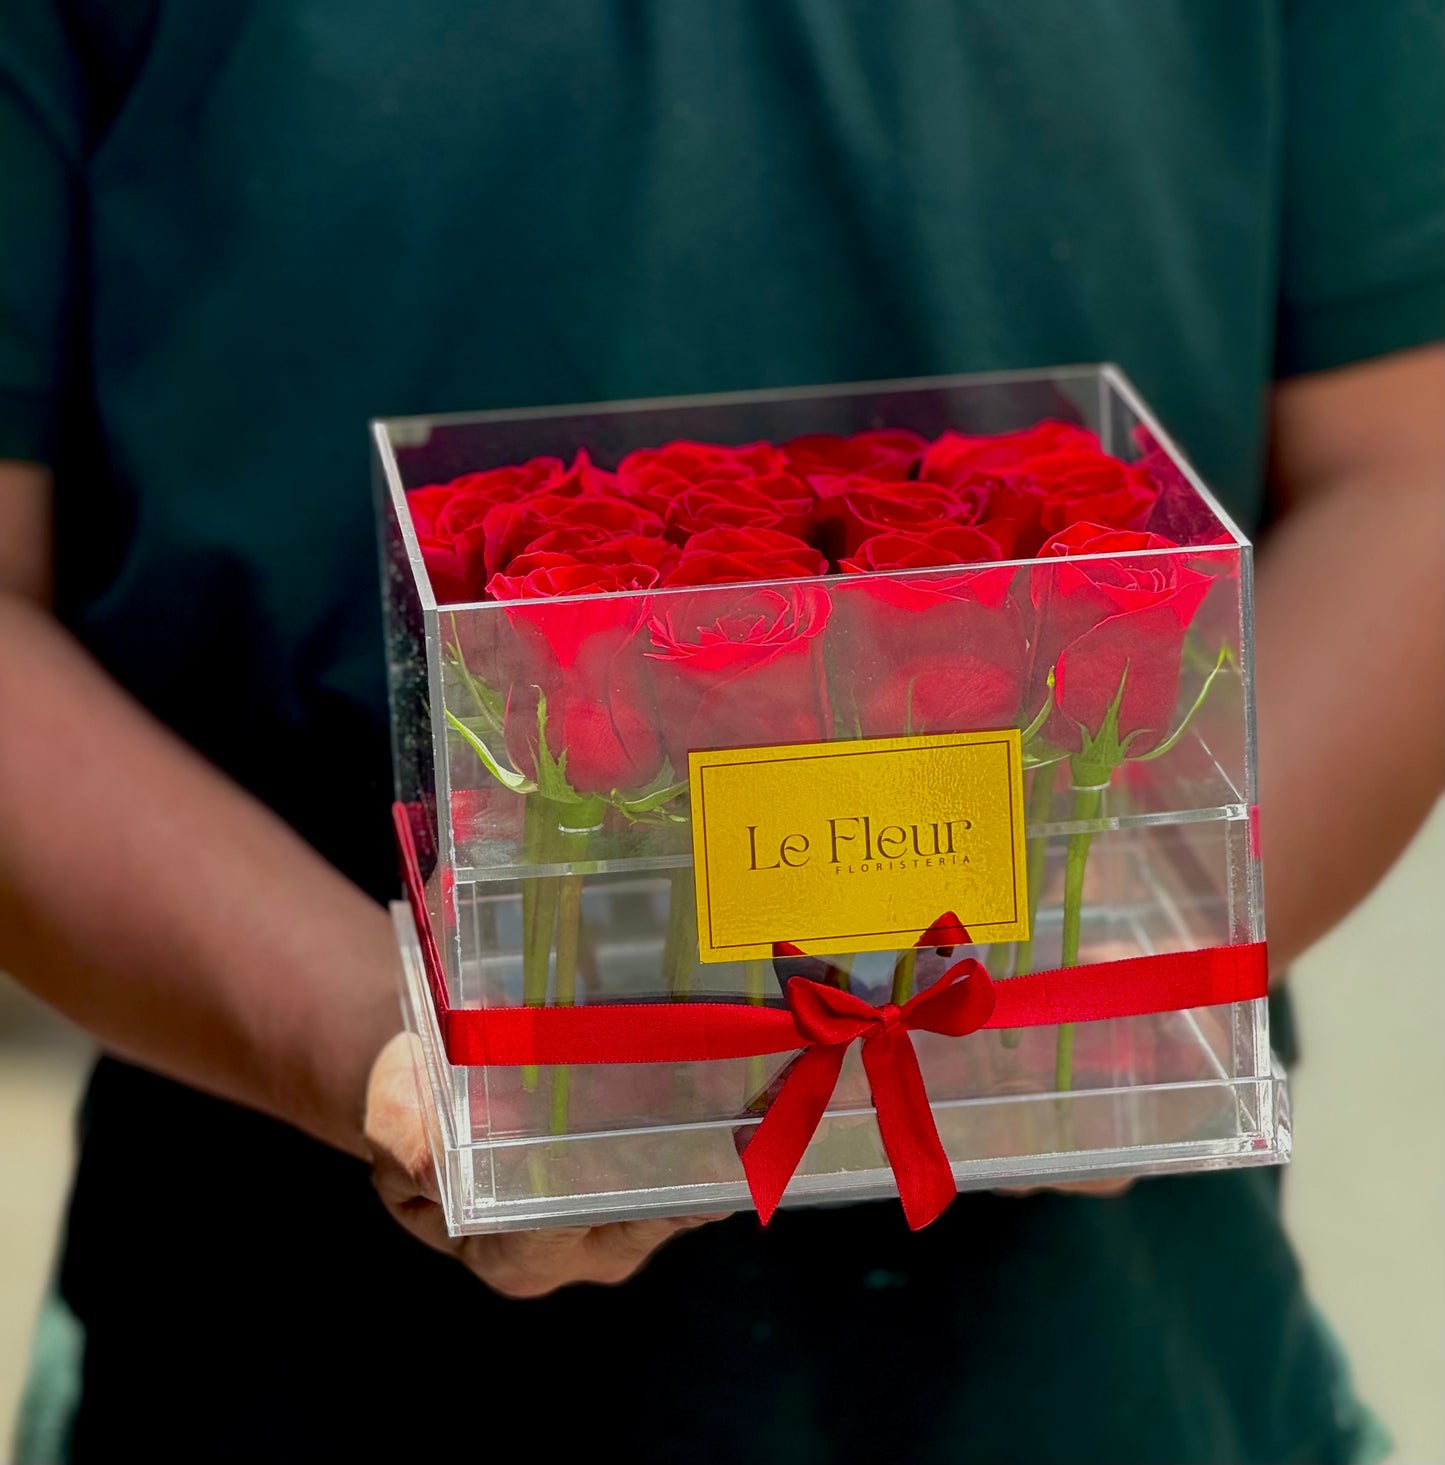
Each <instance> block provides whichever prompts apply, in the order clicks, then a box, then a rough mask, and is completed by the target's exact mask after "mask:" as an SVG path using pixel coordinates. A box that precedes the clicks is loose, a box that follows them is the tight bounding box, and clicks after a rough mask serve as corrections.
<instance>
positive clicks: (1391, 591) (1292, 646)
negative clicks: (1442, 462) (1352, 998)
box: [1257, 464, 1445, 966]
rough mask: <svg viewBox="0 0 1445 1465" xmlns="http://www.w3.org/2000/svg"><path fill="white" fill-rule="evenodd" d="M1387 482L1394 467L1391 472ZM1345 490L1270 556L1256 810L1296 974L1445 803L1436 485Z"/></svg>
mask: <svg viewBox="0 0 1445 1465" xmlns="http://www.w3.org/2000/svg"><path fill="white" fill-rule="evenodd" d="M1381 466H1382V470H1383V471H1386V472H1388V471H1389V465H1388V464H1385V465H1381ZM1400 472H1401V473H1405V474H1410V475H1413V481H1401V479H1400V478H1399V477H1398V476H1395V477H1392V478H1391V481H1389V482H1381V481H1378V480H1377V479H1376V478H1375V477H1373V476H1372V475H1371V474H1370V473H1360V474H1357V475H1348V474H1347V475H1344V476H1342V477H1340V478H1339V479H1338V480H1337V481H1335V482H1332V483H1329V484H1325V485H1323V486H1322V487H1321V489H1320V491H1318V492H1315V493H1312V494H1310V495H1309V496H1308V498H1307V499H1306V500H1305V501H1302V502H1300V503H1298V505H1297V506H1296V507H1294V508H1293V509H1292V510H1291V511H1290V512H1289V513H1288V514H1287V515H1286V516H1285V517H1284V519H1283V521H1282V522H1281V523H1280V525H1279V527H1278V529H1277V530H1276V531H1275V532H1274V533H1273V534H1272V535H1271V536H1270V538H1269V539H1268V540H1267V542H1266V543H1265V545H1264V547H1263V550H1262V552H1261V556H1260V572H1259V582H1258V620H1257V627H1258V631H1257V643H1258V651H1257V675H1258V702H1259V744H1260V798H1261V807H1262V821H1261V823H1262V832H1263V840H1264V855H1265V871H1266V886H1265V895H1266V904H1267V909H1268V924H1269V938H1270V948H1271V951H1272V952H1273V954H1274V956H1275V963H1276V965H1277V966H1282V965H1283V964H1284V963H1286V962H1288V961H1290V960H1292V959H1293V958H1294V957H1295V956H1297V955H1299V953H1300V952H1301V951H1303V950H1304V949H1305V948H1306V947H1307V946H1309V945H1310V944H1311V943H1312V942H1313V941H1315V940H1316V939H1317V938H1318V937H1320V936H1322V935H1323V934H1324V933H1325V932H1326V931H1327V930H1328V929H1329V928H1330V927H1331V926H1332V925H1334V924H1335V922H1337V921H1338V920H1340V919H1341V918H1342V917H1343V916H1344V915H1345V914H1346V913H1347V912H1348V911H1349V910H1350V909H1351V907H1352V906H1354V905H1355V904H1356V903H1357V902H1358V901H1359V900H1360V899H1361V898H1362V897H1363V896H1365V895H1366V894H1367V893H1368V892H1369V890H1370V889H1371V887H1372V886H1373V885H1374V884H1375V882H1376V881H1377V880H1379V878H1380V877H1381V876H1382V875H1383V874H1384V873H1385V871H1386V870H1387V869H1389V867H1390V865H1391V864H1392V863H1393V861H1394V859H1395V857H1396V856H1397V855H1398V854H1399V853H1400V851H1401V850H1402V849H1403V848H1404V846H1405V845H1406V843H1407V842H1408V841H1409V839H1410V836H1411V835H1412V834H1413V833H1414V831H1415V829H1416V828H1417V827H1418V826H1419V824H1420V822H1421V821H1422V820H1423V818H1424V817H1425V815H1426V814H1427V813H1428V812H1429V810H1430V807H1431V805H1432V804H1433V802H1434V800H1435V799H1436V797H1437V796H1438V795H1439V793H1440V791H1441V783H1442V760H1445V752H1442V722H1441V699H1442V673H1441V667H1442V624H1445V606H1442V573H1441V504H1442V497H1441V486H1440V482H1439V479H1438V475H1437V474H1435V473H1432V472H1430V471H1429V465H1428V464H1425V465H1419V464H1411V465H1401V469H1400Z"/></svg>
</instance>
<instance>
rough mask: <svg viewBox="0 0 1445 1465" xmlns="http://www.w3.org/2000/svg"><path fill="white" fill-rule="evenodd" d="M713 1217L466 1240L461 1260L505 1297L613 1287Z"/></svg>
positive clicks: (570, 1228)
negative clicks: (588, 1286)
mask: <svg viewBox="0 0 1445 1465" xmlns="http://www.w3.org/2000/svg"><path fill="white" fill-rule="evenodd" d="M714 1219H719V1218H717V1217H707V1216H694V1217H683V1218H679V1219H668V1220H662V1221H617V1222H614V1223H613V1224H611V1225H608V1226H591V1227H587V1226H570V1227H563V1228H560V1229H557V1230H552V1231H520V1232H515V1233H512V1234H511V1235H506V1236H472V1237H468V1238H467V1240H466V1242H465V1243H464V1244H463V1246H462V1249H461V1257H462V1260H463V1261H465V1262H466V1264H467V1266H468V1267H470V1268H471V1270H472V1271H473V1272H475V1273H476V1274H477V1276H479V1277H480V1278H481V1279H482V1281H484V1282H485V1283H486V1284H487V1285H488V1286H489V1287H492V1288H493V1289H495V1290H496V1291H498V1292H500V1293H502V1294H503V1295H504V1296H506V1297H515V1298H524V1297H545V1296H546V1295H547V1294H548V1293H549V1292H555V1291H556V1290H557V1289H558V1288H559V1287H569V1286H573V1285H575V1284H577V1283H579V1282H591V1283H596V1284H600V1285H602V1286H616V1285H617V1284H618V1283H619V1282H625V1281H626V1280H627V1279H628V1278H629V1277H631V1276H633V1275H634V1274H635V1273H636V1272H637V1271H638V1269H639V1268H641V1267H642V1266H643V1265H644V1264H645V1263H646V1262H647V1261H648V1259H649V1258H650V1257H651V1256H652V1254H653V1253H654V1252H655V1251H656V1250H657V1249H658V1247H660V1246H662V1245H663V1244H664V1243H665V1242H667V1241H670V1240H671V1239H672V1238H673V1237H674V1236H676V1235H678V1234H679V1233H680V1232H683V1231H690V1230H694V1229H696V1228H697V1227H698V1226H701V1225H704V1224H705V1223H706V1222H707V1221H708V1220H714Z"/></svg>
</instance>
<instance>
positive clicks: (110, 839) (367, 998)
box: [0, 594, 399, 1153]
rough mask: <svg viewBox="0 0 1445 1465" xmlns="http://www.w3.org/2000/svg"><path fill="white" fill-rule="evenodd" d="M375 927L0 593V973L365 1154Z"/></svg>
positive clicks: (113, 1041)
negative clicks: (363, 1123) (363, 1135)
mask: <svg viewBox="0 0 1445 1465" xmlns="http://www.w3.org/2000/svg"><path fill="white" fill-rule="evenodd" d="M394 960H395V948H394V946H393V944H392V942H391V939H390V935H389V931H388V926H387V920H386V917H385V913H384V912H383V911H382V910H381V909H380V908H379V907H378V906H377V905H376V904H375V903H374V902H372V901H371V900H369V899H368V898H367V897H366V896H365V895H363V894H362V893H361V892H360V891H359V890H357V889H356V888H355V887H354V886H353V885H351V884H350V883H349V882H348V881H346V880H345V879H344V878H343V877H342V876H341V875H339V874H338V873H337V872H336V871H335V870H334V869H332V868H331V867H330V866H329V865H328V864H327V863H326V862H325V861H324V860H322V859H321V858H320V857H319V856H318V855H316V854H315V853H314V851H312V850H311V849H310V848H309V847H308V846H307V845H306V844H305V843H304V842H303V841H301V840H300V839H299V838H298V837H297V836H296V835H295V834H294V833H293V832H292V831H291V830H290V829H289V828H288V827H287V826H286V825H285V824H284V823H283V822H282V821H281V820H279V819H278V818H276V817H275V816H274V815H273V814H271V813H270V812H269V811H268V810H267V809H265V808H264V807H263V806H262V805H261V804H259V803H258V802H257V801H256V800H254V799H252V798H251V797H249V796H248V795H247V794H245V793H244V792H243V791H241V790H240V789H238V788H236V787H235V786H234V785H232V784H230V783H229V782H228V781H227V780H226V779H225V778H223V777H222V776H221V775H220V774H219V773H217V772H216V771H215V770H214V769H212V768H211V767H209V766H208V765H207V764H206V763H205V762H204V761H203V760H202V759H201V758H200V757H198V756H197V755H196V754H195V753H194V752H193V751H192V750H191V749H190V748H188V747H187V746H186V745H185V744H183V743H181V742H180V741H179V740H178V739H176V738H175V737H173V736H172V735H171V734H170V733H169V732H168V731H166V730H165V729H164V728H163V727H161V726H160V725H159V724H158V723H156V722H155V721H153V720H152V719H151V718H150V717H148V716H147V715H146V714H145V712H144V711H143V710H142V709H141V708H139V707H138V706H137V705H136V704H135V703H134V702H133V701H132V700H131V699H130V698H128V697H127V696H126V695H125V694H124V692H122V691H121V690H120V689H119V688H118V687H116V686H115V684H114V683H113V682H111V681H110V680H109V678H107V677H106V676H105V674H104V673H103V672H102V671H101V670H100V669H99V668H98V667H97V666H96V665H95V664H94V663H93V662H92V661H91V660H90V659H89V658H88V657H87V656H86V655H85V654H84V652H83V651H82V650H81V649H80V648H79V647H78V646H77V645H76V644H75V643H74V642H73V641H72V640H71V639H70V638H69V637H68V636H67V635H66V634H65V633H64V632H63V631H62V630H61V629H60V628H59V627H58V626H57V625H56V624H55V623H54V622H53V621H52V620H51V619H50V618H49V617H48V616H46V615H45V614H44V613H43V612H42V611H40V610H39V609H37V608H35V607H32V606H30V605H27V604H25V603H23V602H21V601H20V600H18V599H15V598H13V597H6V596H4V595H3V594H0V969H4V970H8V971H10V972H12V973H13V974H14V975H15V976H16V977H18V978H19V979H20V980H21V981H22V982H23V983H25V984H26V985H27V986H29V987H30V988H31V989H32V990H34V991H35V992H36V993H37V994H38V995H39V996H40V997H41V998H43V999H44V1000H45V1001H46V1002H48V1003H50V1004H51V1005H53V1006H55V1007H57V1008H59V1009H60V1010H61V1011H62V1012H64V1013H66V1014H67V1015H68V1016H69V1017H70V1018H72V1019H73V1020H74V1021H76V1022H77V1023H79V1024H80V1025H81V1026H83V1027H85V1028H87V1029H88V1030H89V1031H90V1032H91V1033H93V1034H94V1035H95V1036H96V1037H97V1038H98V1039H99V1040H100V1042H101V1043H102V1044H104V1045H105V1046H106V1047H108V1048H111V1049H114V1050H115V1051H116V1052H118V1053H121V1054H124V1055H125V1056H127V1057H130V1058H132V1059H134V1060H136V1061H137V1062H140V1063H143V1064H145V1065H146V1066H148V1067H151V1068H154V1069H156V1070H158V1071H160V1072H163V1073H166V1074H169V1075H171V1076H173V1077H175V1078H179V1079H182V1080H185V1081H186V1082H189V1083H192V1084H194V1085H195V1086H196V1087H198V1088H203V1089H206V1090H208V1091H210V1092H212V1093H215V1094H219V1095H221V1096H223V1097H225V1098H229V1099H232V1100H235V1101H237V1102H239V1103H242V1104H245V1105H248V1106H250V1107H253V1108H257V1109H260V1110H263V1111H265V1112H267V1113H270V1114H274V1115H276V1116H278V1117H280V1118H283V1119H285V1120H288V1121H290V1122H292V1123H294V1124H296V1125H298V1126H299V1127H301V1128H302V1129H305V1130H307V1131H309V1132H311V1133H312V1134H315V1135H317V1136H318V1137H320V1138H322V1139H325V1140H327V1141H329V1142H330V1143H332V1144H335V1145H338V1146H340V1147H342V1148H345V1149H349V1150H352V1151H354V1152H356V1153H361V1152H362V1151H363V1144H362V1139H361V1118H362V1106H363V1101H364V1093H365V1085H366V1077H367V1072H368V1070H369V1068H370V1065H371V1062H372V1060H373V1059H374V1058H375V1056H376V1053H377V1052H378V1050H379V1049H380V1048H381V1047H382V1045H383V1043H384V1042H385V1041H386V1039H387V1038H388V1037H389V1036H390V1035H391V1034H392V1033H393V1032H394V1031H395V1030H396V1028H397V1027H398V1025H399V1022H398V1015H397V1008H396V995H395V993H396V988H395V983H394V980H393V976H392V968H391V964H392V962H393V961H394Z"/></svg>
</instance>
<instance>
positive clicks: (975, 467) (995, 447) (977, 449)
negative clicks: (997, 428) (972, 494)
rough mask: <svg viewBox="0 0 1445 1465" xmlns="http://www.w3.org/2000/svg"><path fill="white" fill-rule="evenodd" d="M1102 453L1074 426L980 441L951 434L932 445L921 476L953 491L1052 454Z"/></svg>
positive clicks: (1046, 426)
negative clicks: (964, 483)
mask: <svg viewBox="0 0 1445 1465" xmlns="http://www.w3.org/2000/svg"><path fill="white" fill-rule="evenodd" d="M1100 451H1102V450H1101V448H1100V446H1099V439H1098V437H1097V436H1096V435H1095V434H1094V433H1092V432H1090V431H1089V429H1088V428H1087V427H1079V426H1077V425H1076V424H1075V423H1072V422H1055V421H1052V420H1050V421H1045V422H1039V423H1035V424H1034V426H1033V427H1030V428H1026V429H1025V430H1024V431H1023V432H1004V433H991V434H987V435H985V436H981V437H970V436H968V435H966V434H964V433H961V432H952V431H950V432H945V433H943V434H941V435H940V436H939V437H938V438H937V439H936V440H935V441H934V442H932V443H930V444H929V446H928V450H927V451H926V452H925V453H924V455H923V462H922V463H921V464H920V466H919V469H918V476H919V477H920V478H925V479H927V480H928V481H929V482H931V483H941V484H943V485H944V486H945V487H952V486H953V485H955V484H957V483H959V482H961V481H963V480H964V479H967V478H970V477H972V476H973V475H974V474H976V473H1003V472H1007V471H1008V470H1009V469H1012V468H1018V467H1020V466H1021V465H1022V464H1024V463H1029V462H1032V461H1033V460H1034V459H1035V458H1042V457H1046V456H1048V455H1049V454H1052V453H1061V452H1092V453H1097V452H1100Z"/></svg>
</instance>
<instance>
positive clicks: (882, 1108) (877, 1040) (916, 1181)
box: [863, 1027, 958, 1231]
mask: <svg viewBox="0 0 1445 1465" xmlns="http://www.w3.org/2000/svg"><path fill="white" fill-rule="evenodd" d="M863 1067H864V1069H865V1071H866V1072H867V1074H868V1083H869V1086H870V1087H871V1088H872V1090H873V1107H874V1108H875V1109H876V1110H877V1111H878V1129H879V1131H880V1133H881V1134H882V1136H883V1149H884V1152H885V1153H886V1154H887V1156H888V1163H889V1164H890V1165H891V1166H892V1167H893V1175H894V1178H895V1179H896V1180H897V1181H898V1196H899V1199H900V1200H901V1201H902V1202H903V1214H904V1216H905V1217H906V1218H907V1220H908V1226H909V1229H910V1230H913V1231H919V1230H922V1228H923V1227H924V1226H927V1225H929V1224H930V1223H931V1222H933V1221H936V1220H937V1219H938V1218H939V1216H941V1215H942V1214H943V1212H944V1211H945V1210H946V1209H947V1207H948V1204H949V1202H950V1201H952V1200H953V1198H954V1196H955V1195H957V1194H958V1187H957V1185H956V1184H955V1183H954V1179H953V1167H952V1166H951V1165H950V1164H949V1163H948V1156H947V1154H946V1153H945V1152H944V1149H943V1141H942V1140H941V1139H939V1137H938V1126H937V1125H936V1124H934V1122H933V1110H932V1109H931V1108H930V1107H929V1103H928V1090H927V1089H926V1088H925V1087H924V1084H923V1073H922V1070H921V1069H920V1068H919V1067H918V1055H917V1054H916V1053H915V1052H914V1051H913V1040H912V1039H911V1038H910V1037H909V1036H908V1033H907V1030H906V1029H904V1028H902V1027H895V1028H892V1029H890V1030H889V1031H887V1032H882V1033H879V1034H878V1035H877V1036H876V1037H873V1038H869V1039H865V1041H864V1043H863Z"/></svg>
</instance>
